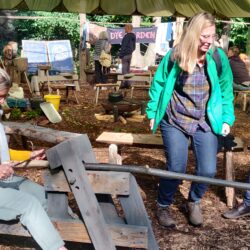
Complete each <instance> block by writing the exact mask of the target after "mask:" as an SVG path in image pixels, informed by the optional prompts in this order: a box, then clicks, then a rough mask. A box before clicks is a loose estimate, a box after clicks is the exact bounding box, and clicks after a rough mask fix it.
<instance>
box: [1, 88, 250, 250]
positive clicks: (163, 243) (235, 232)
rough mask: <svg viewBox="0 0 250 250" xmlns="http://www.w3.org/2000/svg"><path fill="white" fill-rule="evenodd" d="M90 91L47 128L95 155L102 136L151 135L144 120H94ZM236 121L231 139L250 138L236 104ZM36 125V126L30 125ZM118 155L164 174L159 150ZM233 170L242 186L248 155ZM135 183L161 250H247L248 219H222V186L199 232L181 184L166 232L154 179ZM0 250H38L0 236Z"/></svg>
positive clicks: (211, 194)
mask: <svg viewBox="0 0 250 250" xmlns="http://www.w3.org/2000/svg"><path fill="white" fill-rule="evenodd" d="M94 95H95V92H94V90H93V86H90V85H82V86H81V91H80V92H79V93H78V97H79V99H80V104H79V105H77V104H75V103H74V102H73V97H72V98H71V102H70V103H69V104H65V103H61V106H60V114H61V116H62V118H63V121H62V122H61V123H59V124H48V125H46V127H50V128H54V129H58V130H64V131H71V132H77V133H86V134H87V135H88V136H89V139H90V141H91V143H92V146H93V147H94V148H95V149H96V152H102V151H105V148H106V147H107V145H105V144H100V143H97V142H96V141H95V139H96V138H97V137H98V135H99V134H101V133H102V132H103V131H114V132H132V133H150V131H149V126H148V121H147V120H145V121H143V122H128V123H127V124H122V123H121V122H119V121H118V122H103V121H97V120H96V119H95V117H94V114H95V113H101V112H104V109H103V107H102V105H101V104H98V105H97V106H95V105H94ZM107 96H108V90H102V91H101V96H100V101H99V103H101V102H102V101H105V100H106V99H107ZM135 96H136V98H137V99H138V100H143V97H145V95H142V93H137V92H136V93H135ZM235 111H236V122H235V125H234V127H233V129H232V134H233V135H234V136H239V137H246V138H250V130H249V122H250V115H249V114H247V113H246V112H243V111H242V110H241V107H240V103H236V108H235ZM33 122H34V123H37V122H39V121H38V120H37V121H33ZM120 149H121V155H122V159H123V164H135V165H146V164H147V165H149V166H150V167H152V168H159V169H164V168H165V167H164V165H165V159H164V155H163V152H162V150H161V149H159V148H158V149H157V148H138V147H136V148H135V147H130V146H122V147H120ZM189 156H190V157H189V163H188V173H193V171H194V158H193V155H192V153H190V155H189ZM97 159H98V160H99V161H100V162H106V161H107V157H106V158H105V157H103V155H101V154H100V155H98V154H97ZM234 166H235V174H236V180H237V181H242V182H243V181H245V180H246V177H247V173H248V170H249V166H250V155H249V151H248V152H247V153H243V152H237V153H234ZM23 174H24V175H27V176H29V177H30V178H31V179H33V180H36V181H39V182H40V181H41V171H25V172H24V173H23ZM216 178H221V179H224V178H225V171H224V169H223V166H222V153H219V154H218V173H217V175H216ZM136 179H137V182H138V183H139V185H140V187H141V188H142V190H143V191H144V192H145V194H146V198H145V199H144V202H145V206H146V209H147V212H148V215H149V218H150V219H151V220H152V225H153V230H154V233H155V237H156V239H157V242H158V243H159V246H160V249H161V250H165V249H173V250H175V249H194V250H196V249H197V250H200V249H204V250H205V249H241V250H247V249H250V234H249V232H250V223H249V222H250V217H248V218H247V217H246V218H242V219H238V220H226V219H223V218H222V216H221V214H222V213H223V212H224V211H226V210H227V209H228V208H227V206H226V198H225V193H224V188H223V187H218V186H211V187H210V188H209V190H208V192H207V193H206V195H205V197H204V199H203V200H202V208H203V212H204V224H203V226H201V227H193V226H191V225H189V224H188V220H187V217H186V213H185V210H184V207H183V204H185V201H186V198H187V195H188V189H189V186H190V183H189V182H187V181H183V184H182V185H181V186H180V189H179V192H178V193H177V194H176V199H175V202H174V204H173V206H172V212H173V214H174V216H175V219H176V221H177V227H176V228H175V229H166V228H164V227H162V226H160V225H159V224H158V222H157V220H156V216H155V205H156V195H157V187H158V181H159V180H158V178H156V177H150V176H143V175H140V176H139V175H136ZM236 192H237V200H238V201H241V199H242V191H241V190H236ZM0 244H1V246H0V249H4V250H12V249H20V250H21V249H27V250H28V249H38V248H37V247H36V245H34V242H33V241H32V240H30V239H23V238H21V239H20V238H18V237H11V238H10V237H5V236H0ZM67 246H68V247H69V249H71V250H74V249H86V246H81V245H78V244H77V245H76V244H69V243H67Z"/></svg>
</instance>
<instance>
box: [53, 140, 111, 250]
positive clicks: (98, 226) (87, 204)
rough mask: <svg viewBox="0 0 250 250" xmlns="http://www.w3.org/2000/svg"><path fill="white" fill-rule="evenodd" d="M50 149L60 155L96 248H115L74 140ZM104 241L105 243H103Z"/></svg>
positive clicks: (108, 249)
mask: <svg viewBox="0 0 250 250" xmlns="http://www.w3.org/2000/svg"><path fill="white" fill-rule="evenodd" d="M50 150H51V151H52V150H55V151H56V153H57V154H58V156H59V157H60V160H61V162H62V166H63V169H64V172H65V175H66V176H67V179H68V181H69V183H70V185H71V190H72V192H73V194H74V197H75V199H76V202H77V205H78V207H79V210H80V212H81V215H82V218H83V220H84V222H85V225H86V227H87V229H88V232H89V235H90V238H91V241H92V243H93V245H94V247H95V249H96V250H112V249H115V245H114V242H113V241H112V237H111V234H110V232H109V231H108V228H107V225H106V223H105V219H104V217H103V214H102V212H101V209H100V206H99V204H98V201H97V199H96V196H95V194H94V192H93V189H92V188H91V184H90V182H89V180H88V177H87V173H86V170H85V168H84V165H83V163H82V160H80V158H79V156H77V154H76V153H75V152H74V150H75V145H74V140H68V141H65V142H62V143H60V144H59V145H57V146H55V147H53V148H52V149H50ZM49 162H50V159H49ZM72 163H74V164H72ZM104 242H105V244H103V243H104Z"/></svg>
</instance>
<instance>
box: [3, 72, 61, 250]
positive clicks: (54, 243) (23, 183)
mask: <svg viewBox="0 0 250 250" xmlns="http://www.w3.org/2000/svg"><path fill="white" fill-rule="evenodd" d="M10 87H11V82H10V77H9V75H8V74H7V73H6V72H5V71H4V70H3V69H0V104H1V105H2V104H3V103H4V100H5V98H6V96H7V94H8V91H9V88H10ZM0 149H1V150H0V157H1V158H0V159H1V162H0V197H1V199H0V220H4V221H10V220H16V219H18V220H20V222H21V223H22V225H23V226H24V227H25V228H27V230H28V231H29V233H30V234H31V235H32V237H33V238H34V239H35V241H36V242H37V243H38V245H39V246H40V247H41V248H42V249H43V250H66V247H65V246H64V242H63V240H62V238H61V237H60V235H59V233H58V232H57V230H56V229H55V227H54V225H53V224H52V222H51V221H50V219H49V217H48V215H47V213H46V212H45V208H46V205H47V200H46V197H45V190H44V188H43V187H42V186H40V185H38V184H36V183H34V182H32V181H30V180H28V179H27V178H25V177H22V176H18V175H16V174H15V173H14V169H13V166H14V165H13V163H11V162H10V155H9V148H8V144H7V139H6V136H5V132H4V127H3V125H2V124H1V123H0ZM38 153H39V152H38ZM40 153H41V152H40ZM33 156H34V155H33Z"/></svg>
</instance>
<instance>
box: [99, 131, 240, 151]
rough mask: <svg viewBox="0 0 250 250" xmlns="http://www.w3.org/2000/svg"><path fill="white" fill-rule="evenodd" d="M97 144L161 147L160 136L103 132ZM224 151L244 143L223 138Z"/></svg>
mask: <svg viewBox="0 0 250 250" xmlns="http://www.w3.org/2000/svg"><path fill="white" fill-rule="evenodd" d="M96 141H97V142H101V143H108V144H112V143H114V144H125V145H136V144H139V145H153V146H162V145H163V141H162V137H161V135H160V134H133V133H119V132H103V133H101V134H100V135H99V136H98V137H97V139H96ZM224 143H225V147H226V148H227V149H226V150H232V151H242V150H243V148H244V141H243V140H242V139H241V138H240V137H234V138H225V140H224Z"/></svg>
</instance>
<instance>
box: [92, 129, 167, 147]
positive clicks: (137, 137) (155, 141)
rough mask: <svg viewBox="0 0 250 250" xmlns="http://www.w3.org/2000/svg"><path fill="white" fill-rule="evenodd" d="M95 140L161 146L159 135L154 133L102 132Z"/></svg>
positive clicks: (109, 142)
mask: <svg viewBox="0 0 250 250" xmlns="http://www.w3.org/2000/svg"><path fill="white" fill-rule="evenodd" d="M96 141H97V142H102V143H108V144H111V143H114V144H128V145H133V144H144V145H158V146H162V145H163V142H162V137H161V135H156V134H132V133H116V132H103V133H102V134H101V135H99V136H98V138H97V139H96Z"/></svg>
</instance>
